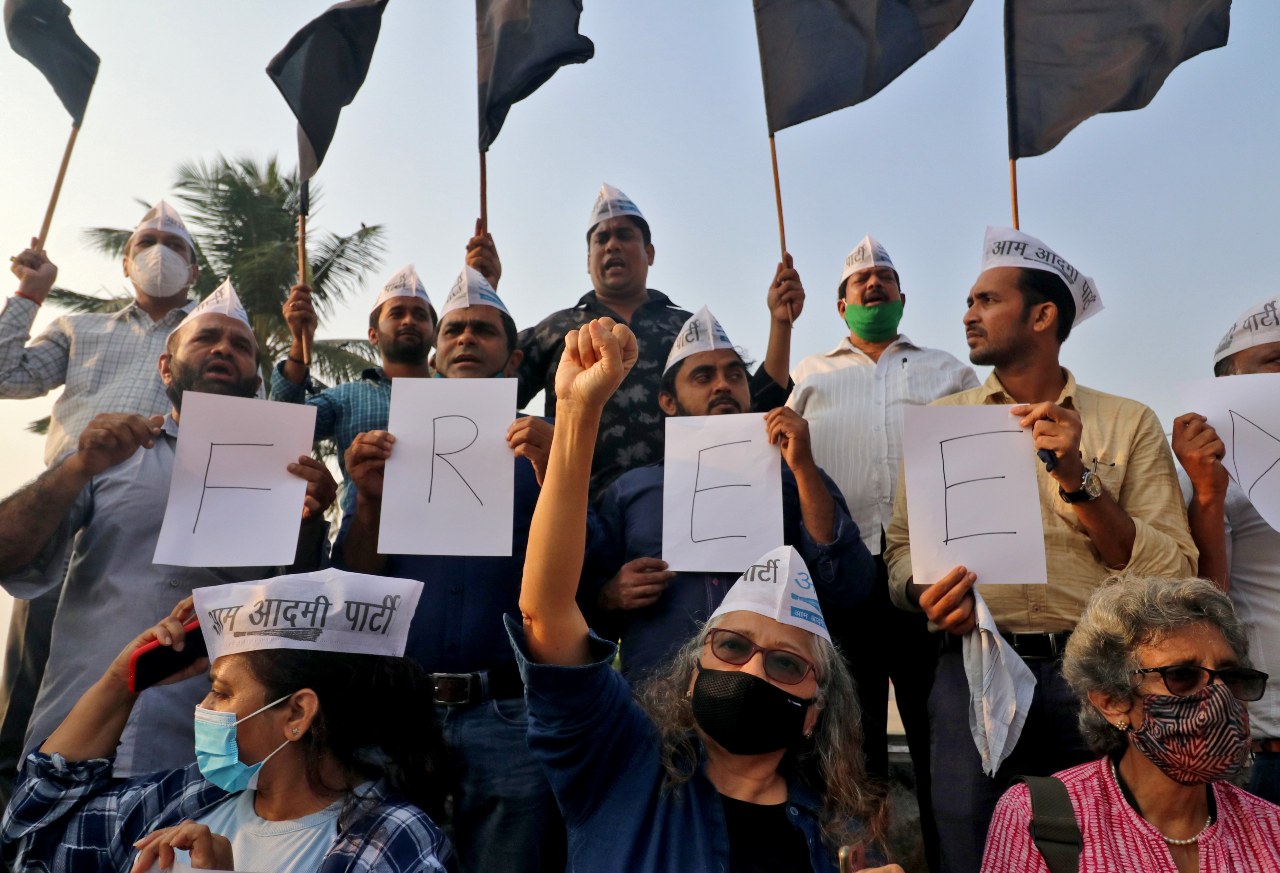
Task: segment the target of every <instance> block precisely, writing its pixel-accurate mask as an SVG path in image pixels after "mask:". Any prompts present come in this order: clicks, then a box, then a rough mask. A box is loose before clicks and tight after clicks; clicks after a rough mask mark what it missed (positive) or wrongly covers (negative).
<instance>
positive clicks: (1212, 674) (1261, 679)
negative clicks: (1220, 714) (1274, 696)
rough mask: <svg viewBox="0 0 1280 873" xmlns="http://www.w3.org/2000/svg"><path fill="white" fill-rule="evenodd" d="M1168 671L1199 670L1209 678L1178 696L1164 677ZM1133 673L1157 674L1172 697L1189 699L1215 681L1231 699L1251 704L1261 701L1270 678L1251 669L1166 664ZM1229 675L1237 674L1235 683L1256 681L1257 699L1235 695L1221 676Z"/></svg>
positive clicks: (1143, 668) (1142, 668) (1144, 668)
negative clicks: (1257, 684)
mask: <svg viewBox="0 0 1280 873" xmlns="http://www.w3.org/2000/svg"><path fill="white" fill-rule="evenodd" d="M1169 670H1199V671H1200V672H1201V674H1208V676H1209V678H1208V680H1206V681H1205V682H1204V683H1203V684H1200V685H1197V686H1196V687H1195V688H1194V689H1192V690H1191V691H1189V692H1186V693H1185V694H1179V693H1178V692H1176V691H1174V690H1173V689H1172V688H1170V687H1169V678H1168V676H1166V675H1165V674H1166V672H1167V671H1169ZM1133 672H1134V674H1135V675H1137V674H1148V673H1158V674H1159V675H1160V681H1161V682H1162V683H1163V684H1164V687H1165V690H1166V691H1168V692H1169V693H1170V694H1172V695H1173V696H1174V697H1190V696H1191V695H1193V694H1195V693H1196V692H1197V691H1199V690H1200V689H1202V688H1208V687H1209V686H1210V685H1212V684H1213V681H1214V680H1215V679H1216V680H1218V681H1219V682H1221V683H1222V684H1223V685H1224V686H1225V687H1226V689H1227V690H1228V691H1230V692H1231V696H1232V697H1234V698H1235V699H1236V700H1239V701H1242V702H1244V703H1252V702H1254V701H1256V700H1261V699H1262V696H1263V695H1264V694H1266V692H1267V680H1268V679H1270V678H1271V677H1270V676H1269V675H1268V674H1266V673H1263V672H1262V671H1261V670H1254V669H1253V668H1251V667H1223V668H1222V669H1221V670H1214V669H1212V668H1211V667H1202V666H1200V665H1199V664H1166V665H1164V666H1163V667H1141V668H1139V669H1137V670H1134V671H1133ZM1230 673H1235V674H1237V682H1240V681H1246V682H1247V681H1253V680H1255V679H1257V680H1258V683H1259V685H1260V686H1261V690H1260V691H1259V692H1258V696H1257V697H1240V696H1239V695H1238V694H1236V692H1235V691H1234V690H1232V688H1231V684H1230V683H1229V682H1227V680H1226V679H1225V678H1224V675H1223V674H1230ZM1242 673H1243V674H1245V675H1244V676H1243V677H1240V675H1239V674H1242Z"/></svg>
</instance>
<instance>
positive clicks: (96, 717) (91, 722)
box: [40, 677, 137, 761]
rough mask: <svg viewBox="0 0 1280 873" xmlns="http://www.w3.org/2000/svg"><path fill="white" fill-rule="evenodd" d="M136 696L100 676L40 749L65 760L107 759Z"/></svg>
mask: <svg viewBox="0 0 1280 873" xmlns="http://www.w3.org/2000/svg"><path fill="white" fill-rule="evenodd" d="M136 699H137V697H136V696H135V695H133V694H131V693H130V692H129V690H128V689H126V688H121V687H119V685H118V684H117V683H116V682H114V681H113V680H111V679H110V677H103V678H102V679H100V680H99V681H98V682H96V683H94V684H93V685H92V686H90V688H89V690H88V691H86V692H85V693H84V696H83V697H81V698H80V699H79V700H78V701H77V702H76V705H75V706H73V707H72V708H71V712H70V713H68V714H67V717H66V718H65V719H63V721H62V724H60V725H58V727H57V729H56V730H55V731H54V732H53V734H52V735H50V737H49V739H47V740H45V742H44V745H42V746H41V747H40V751H41V752H44V753H45V754H46V755H52V754H53V753H55V752H57V753H58V754H60V755H62V757H64V758H66V759H67V760H68V761H89V760H92V759H93V758H109V757H111V756H113V755H115V753H116V746H117V745H119V743H120V735H121V734H122V733H124V726H125V723H126V722H127V721H128V720H129V713H131V712H133V704H134V701H135V700H136Z"/></svg>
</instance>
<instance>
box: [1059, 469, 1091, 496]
mask: <svg viewBox="0 0 1280 873" xmlns="http://www.w3.org/2000/svg"><path fill="white" fill-rule="evenodd" d="M1058 496H1059V497H1061V498H1062V499H1063V500H1065V501H1066V502H1067V503H1085V502H1087V501H1090V500H1097V499H1098V498H1099V497H1101V496H1102V480H1101V479H1099V478H1098V477H1097V475H1096V474H1095V473H1094V472H1093V471H1092V470H1085V471H1084V475H1083V476H1081V477H1080V490H1079V491H1063V490H1062V486H1061V485H1059V486H1058Z"/></svg>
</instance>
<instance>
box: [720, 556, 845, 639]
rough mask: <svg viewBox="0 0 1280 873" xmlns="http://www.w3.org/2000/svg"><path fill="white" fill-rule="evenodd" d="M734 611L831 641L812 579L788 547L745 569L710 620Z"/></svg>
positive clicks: (798, 558)
mask: <svg viewBox="0 0 1280 873" xmlns="http://www.w3.org/2000/svg"><path fill="white" fill-rule="evenodd" d="M738 611H746V612H754V613H756V614H757V615H763V616H764V617H765V618H772V619H773V620H775V621H780V622H782V623H783V624H789V625H791V626H792V627H798V628H800V629H801V630H807V631H808V632H809V633H811V634H814V635H815V636H820V637H822V638H823V639H824V640H826V641H827V642H831V634H829V633H828V632H827V622H826V619H825V618H823V616H822V607H821V606H819V605H818V592H817V589H816V588H814V584H813V577H812V576H810V575H809V568H808V567H806V566H805V563H804V559H803V558H801V557H800V553H799V552H797V551H796V550H795V549H793V548H792V547H791V546H779V547H778V548H776V549H774V550H772V551H770V552H768V553H766V554H765V555H764V556H763V557H761V558H760V559H758V560H757V561H756V562H755V563H754V564H752V565H751V566H750V567H748V568H747V569H746V572H745V573H743V574H742V575H741V576H739V577H738V581H737V582H734V583H733V586H732V587H731V588H730V589H729V593H728V594H726V595H725V597H724V601H723V602H722V603H721V604H720V605H719V606H718V607H717V608H716V611H715V612H713V613H711V617H712V618H715V617H717V616H720V615H726V614H728V613H730V612H738Z"/></svg>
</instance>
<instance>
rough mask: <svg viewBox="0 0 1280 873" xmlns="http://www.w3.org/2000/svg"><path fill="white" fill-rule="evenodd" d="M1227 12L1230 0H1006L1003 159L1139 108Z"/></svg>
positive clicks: (1219, 30) (1220, 33)
mask: <svg viewBox="0 0 1280 873" xmlns="http://www.w3.org/2000/svg"><path fill="white" fill-rule="evenodd" d="M1230 14H1231V0H1016V2H1015V0H1006V6H1005V28H1006V33H1005V53H1006V56H1007V58H1006V60H1007V72H1008V76H1009V82H1008V101H1009V157H1011V158H1030V157H1034V156H1035V155H1042V154H1044V153H1045V152H1047V151H1049V149H1051V148H1053V147H1054V146H1056V145H1057V144H1058V143H1059V142H1061V141H1062V138H1063V137H1064V136H1066V135H1067V134H1068V133H1070V132H1071V130H1072V128H1074V127H1075V126H1076V125H1077V124H1079V123H1080V122H1082V121H1084V120H1085V119H1086V118H1088V117H1089V116H1091V115H1096V114H1097V113H1099V112H1121V111H1123V110H1126V109H1141V108H1142V107H1144V106H1146V105H1147V104H1148V103H1150V102H1151V100H1152V98H1153V97H1155V96H1156V92H1157V91H1159V90H1160V86H1161V85H1163V84H1164V80H1165V79H1166V78H1167V77H1168V76H1169V74H1170V73H1171V72H1173V68H1174V67H1176V66H1178V64H1180V63H1182V62H1183V61H1185V60H1188V59H1190V58H1193V57H1195V56H1196V55H1198V54H1200V52H1203V51H1208V50H1209V49H1215V48H1219V47H1220V46H1224V45H1226V44H1227V31H1228V29H1229V26H1230Z"/></svg>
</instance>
